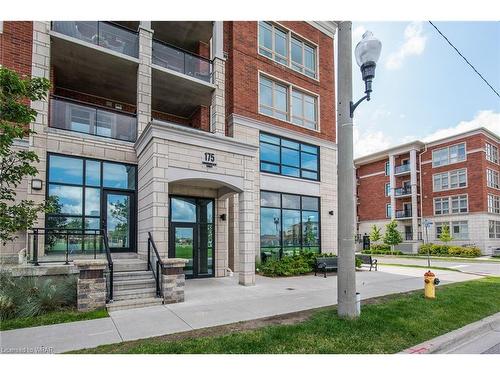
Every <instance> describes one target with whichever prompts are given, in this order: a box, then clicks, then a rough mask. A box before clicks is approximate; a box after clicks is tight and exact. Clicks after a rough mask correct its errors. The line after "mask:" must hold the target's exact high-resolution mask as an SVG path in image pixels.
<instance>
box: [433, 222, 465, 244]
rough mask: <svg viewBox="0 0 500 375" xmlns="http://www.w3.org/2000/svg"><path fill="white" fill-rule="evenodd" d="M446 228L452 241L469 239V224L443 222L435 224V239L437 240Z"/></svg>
mask: <svg viewBox="0 0 500 375" xmlns="http://www.w3.org/2000/svg"><path fill="white" fill-rule="evenodd" d="M445 226H447V227H448V230H449V232H450V235H451V237H452V238H453V240H468V239H469V223H468V221H465V220H464V221H452V222H448V221H443V222H439V223H436V238H439V236H440V235H441V233H442V231H443V228H444V227H445Z"/></svg>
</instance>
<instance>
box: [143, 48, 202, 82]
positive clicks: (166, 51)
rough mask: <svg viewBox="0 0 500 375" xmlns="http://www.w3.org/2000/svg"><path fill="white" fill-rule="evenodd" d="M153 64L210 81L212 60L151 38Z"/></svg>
mask: <svg viewBox="0 0 500 375" xmlns="http://www.w3.org/2000/svg"><path fill="white" fill-rule="evenodd" d="M153 64H156V65H158V66H161V67H163V68H167V69H170V70H173V71H176V72H178V73H182V74H186V75H188V76H191V77H194V78H198V79H201V80H202V81H205V82H212V62H211V61H210V60H208V59H205V58H203V57H201V56H196V55H194V54H192V53H189V52H186V51H183V50H181V49H179V48H176V47H173V46H170V45H168V44H165V43H163V42H160V41H157V40H153Z"/></svg>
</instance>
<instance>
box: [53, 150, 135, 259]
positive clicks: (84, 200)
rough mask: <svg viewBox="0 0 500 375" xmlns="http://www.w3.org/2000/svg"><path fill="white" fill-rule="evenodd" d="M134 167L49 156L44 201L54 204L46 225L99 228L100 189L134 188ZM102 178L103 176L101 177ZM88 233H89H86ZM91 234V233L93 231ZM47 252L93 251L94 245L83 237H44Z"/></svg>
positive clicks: (63, 227) (91, 240) (62, 227)
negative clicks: (68, 238)
mask: <svg viewBox="0 0 500 375" xmlns="http://www.w3.org/2000/svg"><path fill="white" fill-rule="evenodd" d="M135 169H136V167H135V166H131V165H123V164H118V163H111V162H101V161H99V160H92V159H83V158H77V157H70V156H63V155H54V154H49V156H48V171H49V173H48V175H49V180H48V187H47V199H48V200H51V201H52V202H53V203H54V207H55V209H54V212H51V213H49V214H47V219H46V226H47V228H51V229H75V233H76V232H78V231H79V230H81V231H82V234H83V230H84V229H87V230H90V229H100V223H101V206H102V205H101V197H102V189H103V188H105V187H112V188H115V189H119V190H134V189H135ZM103 176H104V177H103ZM89 233H90V232H89ZM92 233H93V232H92ZM47 237H48V238H47V240H46V245H47V251H49V252H50V251H64V250H66V246H67V242H69V247H70V251H74V250H82V251H84V250H92V251H93V249H94V248H93V246H94V242H93V239H92V238H91V237H90V236H89V239H88V241H87V240H84V239H83V238H82V236H76V235H75V236H72V237H73V238H72V239H70V240H69V241H67V239H66V238H65V236H64V235H62V234H61V235H51V236H47Z"/></svg>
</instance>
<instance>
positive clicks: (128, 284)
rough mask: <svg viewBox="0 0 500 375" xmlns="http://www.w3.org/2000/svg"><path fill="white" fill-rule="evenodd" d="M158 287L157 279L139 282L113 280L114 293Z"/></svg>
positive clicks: (140, 280)
mask: <svg viewBox="0 0 500 375" xmlns="http://www.w3.org/2000/svg"><path fill="white" fill-rule="evenodd" d="M155 286H156V281H155V279H153V278H151V279H139V280H135V279H132V280H118V281H114V280H113V291H119V290H130V289H144V288H154V287H155Z"/></svg>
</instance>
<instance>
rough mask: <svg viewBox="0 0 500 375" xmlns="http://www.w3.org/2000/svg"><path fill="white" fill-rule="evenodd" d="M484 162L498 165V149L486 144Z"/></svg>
mask: <svg viewBox="0 0 500 375" xmlns="http://www.w3.org/2000/svg"><path fill="white" fill-rule="evenodd" d="M486 160H489V161H491V162H492V163H496V164H498V147H496V146H493V145H492V144H490V143H486Z"/></svg>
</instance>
